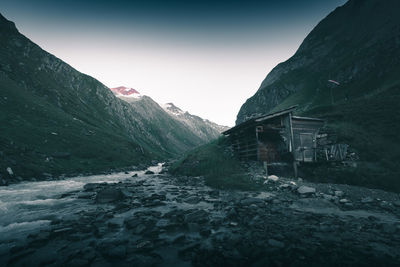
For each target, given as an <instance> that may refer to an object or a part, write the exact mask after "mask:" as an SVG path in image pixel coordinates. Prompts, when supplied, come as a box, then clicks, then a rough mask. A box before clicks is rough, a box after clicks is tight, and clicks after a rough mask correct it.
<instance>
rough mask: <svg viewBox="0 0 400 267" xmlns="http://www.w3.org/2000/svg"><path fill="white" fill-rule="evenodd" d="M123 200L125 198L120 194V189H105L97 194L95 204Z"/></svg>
mask: <svg viewBox="0 0 400 267" xmlns="http://www.w3.org/2000/svg"><path fill="white" fill-rule="evenodd" d="M124 198H125V196H124V194H123V193H122V191H121V189H118V188H105V189H103V190H101V191H99V192H98V193H97V195H96V202H97V203H100V204H102V203H110V202H115V201H119V200H123V199H124Z"/></svg>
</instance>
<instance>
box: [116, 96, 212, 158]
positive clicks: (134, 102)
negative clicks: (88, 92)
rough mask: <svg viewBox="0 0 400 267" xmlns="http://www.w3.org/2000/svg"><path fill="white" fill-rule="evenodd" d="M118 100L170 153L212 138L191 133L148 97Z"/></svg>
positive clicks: (179, 151) (121, 97)
mask: <svg viewBox="0 0 400 267" xmlns="http://www.w3.org/2000/svg"><path fill="white" fill-rule="evenodd" d="M118 98H119V99H121V100H123V101H126V102H127V103H129V104H130V105H131V108H132V109H133V110H134V112H135V114H136V115H137V116H139V117H140V118H142V119H141V123H143V125H144V127H145V128H146V129H148V131H149V132H150V133H152V134H153V135H154V136H157V137H158V138H159V140H160V142H168V144H169V147H170V151H171V152H173V153H175V154H179V153H181V152H182V151H186V150H188V149H189V148H193V147H194V146H198V145H201V144H204V143H206V142H208V141H209V139H212V138H213V137H212V136H211V135H208V136H200V135H198V134H197V133H195V132H193V131H192V129H190V128H188V127H187V126H186V125H185V124H183V123H182V122H180V121H179V120H176V119H175V118H174V117H172V116H170V115H169V114H168V113H167V112H165V111H164V109H162V108H161V107H160V105H158V104H157V103H156V102H155V101H154V100H153V99H151V98H150V97H148V96H144V95H143V96H141V97H140V98H135V97H131V96H129V95H127V96H118Z"/></svg>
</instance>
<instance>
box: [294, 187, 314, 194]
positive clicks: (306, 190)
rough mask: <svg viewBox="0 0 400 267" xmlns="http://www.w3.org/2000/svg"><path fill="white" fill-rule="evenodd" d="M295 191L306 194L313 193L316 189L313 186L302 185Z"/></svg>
mask: <svg viewBox="0 0 400 267" xmlns="http://www.w3.org/2000/svg"><path fill="white" fill-rule="evenodd" d="M297 192H298V193H299V194H301V195H306V194H314V193H315V192H316V190H315V188H313V187H309V186H305V185H302V186H300V187H299V188H297Z"/></svg>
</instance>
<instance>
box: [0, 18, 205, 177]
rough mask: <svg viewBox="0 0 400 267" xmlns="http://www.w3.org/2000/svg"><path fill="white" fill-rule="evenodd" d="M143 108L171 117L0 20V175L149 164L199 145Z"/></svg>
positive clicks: (36, 174) (178, 127) (185, 132)
mask: <svg viewBox="0 0 400 267" xmlns="http://www.w3.org/2000/svg"><path fill="white" fill-rule="evenodd" d="M127 92H128V91H127ZM131 99H134V98H131ZM142 99H143V101H142ZM135 100H137V99H135ZM143 105H144V106H143ZM146 105H151V106H152V107H154V110H158V111H159V110H161V111H162V113H161V114H163V115H161V116H166V117H165V118H166V119H170V116H169V115H168V114H166V112H164V110H162V109H161V108H160V107H159V106H158V104H154V103H152V101H150V100H149V99H147V98H145V97H142V98H140V101H137V104H136V105H132V104H130V103H127V102H125V101H122V100H120V99H118V98H117V97H115V95H114V94H113V93H112V92H111V91H110V89H109V88H107V87H106V86H104V85H103V84H102V83H100V82H99V81H97V80H96V79H94V78H92V77H90V76H88V75H85V74H83V73H80V72H79V71H77V70H75V69H74V68H72V67H71V66H69V65H68V64H66V63H65V62H63V61H62V60H60V59H58V58H57V57H55V56H53V55H51V54H49V53H47V52H46V51H44V50H42V49H41V48H40V47H39V46H38V45H36V44H34V43H33V42H32V41H30V40H29V39H28V38H26V37H25V36H23V35H22V34H20V33H19V32H18V30H17V29H16V27H15V24H14V23H13V22H11V21H8V20H7V19H5V18H4V17H3V16H2V15H0V176H4V177H8V176H10V174H9V172H7V171H6V169H7V168H11V169H12V171H13V176H12V177H9V178H10V179H11V178H13V177H14V178H15V177H22V178H26V177H36V178H40V177H43V176H45V173H46V175H48V174H49V173H50V174H52V175H60V174H65V173H77V172H92V171H95V172H98V171H104V170H109V169H113V168H117V167H126V166H132V165H137V164H141V163H147V164H148V163H150V162H151V160H162V159H166V158H169V157H173V156H176V155H180V154H182V153H183V152H185V151H187V150H188V149H191V148H194V147H196V146H198V145H200V144H203V143H204V142H205V141H204V139H202V138H200V137H198V136H196V135H194V134H193V132H191V131H190V130H188V129H186V128H185V127H184V126H183V125H182V123H180V122H178V121H176V120H170V122H171V123H166V122H165V121H164V120H162V119H157V118H158V116H157V114H156V113H154V114H153V115H154V116H149V114H150V115H151V112H149V110H151V109H149V108H148V106H146Z"/></svg>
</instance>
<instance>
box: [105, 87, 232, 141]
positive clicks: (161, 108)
mask: <svg viewBox="0 0 400 267" xmlns="http://www.w3.org/2000/svg"><path fill="white" fill-rule="evenodd" d="M110 90H111V91H112V92H114V94H115V95H116V96H117V97H118V98H120V99H121V100H124V101H126V102H128V103H130V104H131V105H132V107H133V108H135V109H138V108H139V106H140V110H141V111H138V110H137V112H139V113H141V115H142V116H143V117H146V116H149V114H157V116H158V117H157V118H153V119H160V118H163V121H160V122H159V123H160V124H164V123H168V124H171V123H172V122H173V123H172V124H175V128H171V129H169V131H177V130H179V129H181V130H183V128H185V130H188V131H190V132H191V135H193V136H196V137H197V138H199V139H200V140H202V142H209V141H211V140H213V139H215V138H218V136H219V135H220V133H221V132H222V131H224V130H226V129H228V127H225V126H221V125H218V124H216V123H213V122H210V121H208V120H204V119H202V118H200V117H198V116H195V115H191V114H190V113H189V112H187V111H186V112H184V111H182V110H181V109H180V108H178V107H177V106H175V105H174V104H172V103H168V104H164V105H159V104H157V103H156V102H155V101H154V100H153V99H152V98H151V97H149V96H142V95H140V93H139V92H138V91H137V90H135V89H133V88H129V87H125V86H119V87H116V88H110ZM121 92H122V93H121ZM146 105H147V111H146ZM142 109H143V110H142ZM164 113H165V114H164ZM150 116H152V115H150Z"/></svg>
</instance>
